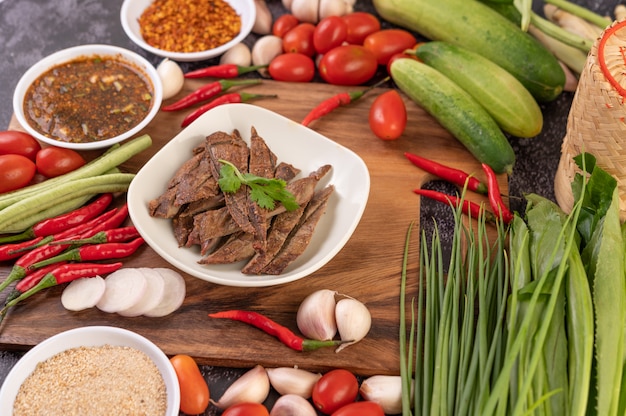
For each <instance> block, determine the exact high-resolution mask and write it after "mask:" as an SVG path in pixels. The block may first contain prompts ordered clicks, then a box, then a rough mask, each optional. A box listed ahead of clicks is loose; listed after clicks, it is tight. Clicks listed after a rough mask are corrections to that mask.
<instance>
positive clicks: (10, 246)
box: [0, 237, 43, 261]
mask: <svg viewBox="0 0 626 416" xmlns="http://www.w3.org/2000/svg"><path fill="white" fill-rule="evenodd" d="M41 240H43V237H37V238H35V239H33V240H28V241H22V242H21V243H7V244H3V245H2V246H0V261H7V260H12V259H16V258H18V257H20V256H21V255H22V249H23V248H25V247H30V246H32V245H33V244H37V243H39V242H40V241H41Z"/></svg>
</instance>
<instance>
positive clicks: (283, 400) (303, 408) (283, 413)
mask: <svg viewBox="0 0 626 416" xmlns="http://www.w3.org/2000/svg"><path fill="white" fill-rule="evenodd" d="M270 416H317V412H316V411H315V409H314V408H313V405H312V404H311V403H309V401H308V400H306V399H304V398H302V397H300V396H298V395H296V394H286V395H284V396H280V397H279V398H278V400H276V403H274V406H273V407H272V411H271V412H270Z"/></svg>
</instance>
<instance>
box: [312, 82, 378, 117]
mask: <svg viewBox="0 0 626 416" xmlns="http://www.w3.org/2000/svg"><path fill="white" fill-rule="evenodd" d="M388 80H389V77H386V78H384V79H382V80H380V81H378V82H377V83H376V84H374V85H371V86H369V87H367V88H366V89H364V90H358V91H350V92H340V93H339V94H335V95H333V96H332V97H329V98H327V99H325V100H324V101H322V102H321V103H319V104H318V105H317V106H316V107H315V108H313V109H312V110H311V111H310V112H309V114H307V115H306V117H304V119H303V120H302V123H301V124H302V125H303V126H308V125H309V124H311V122H313V121H315V120H317V119H319V118H321V117H323V116H325V115H326V114H328V113H330V112H332V111H333V110H335V109H337V108H339V107H341V106H344V105H348V104H350V103H351V102H353V101H356V100H358V99H359V98H361V97H363V95H365V93H367V92H368V91H370V90H372V89H374V88H376V87H378V86H380V85H381V84H383V83H385V82H387V81H388Z"/></svg>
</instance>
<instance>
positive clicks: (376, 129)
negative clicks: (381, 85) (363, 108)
mask: <svg viewBox="0 0 626 416" xmlns="http://www.w3.org/2000/svg"><path fill="white" fill-rule="evenodd" d="M406 120H407V115H406V106H405V105H404V101H403V100H402V97H401V96H400V94H399V93H398V91H396V90H389V91H387V92H384V93H382V94H380V95H379V96H378V97H376V99H375V100H374V102H373V103H372V106H371V107H370V112H369V124H370V129H371V130H372V132H373V133H374V134H375V135H376V137H378V138H379V139H382V140H395V139H397V138H398V137H400V136H401V135H402V133H403V132H404V129H405V127H406Z"/></svg>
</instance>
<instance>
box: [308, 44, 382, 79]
mask: <svg viewBox="0 0 626 416" xmlns="http://www.w3.org/2000/svg"><path fill="white" fill-rule="evenodd" d="M377 68H378V63H377V62H376V57H375V56H374V54H373V53H372V52H370V50H369V49H366V48H364V47H363V46H359V45H341V46H338V47H336V48H333V49H331V50H330V51H328V52H326V53H325V54H324V56H323V57H322V59H321V60H320V62H319V67H318V69H319V73H320V76H321V77H322V78H323V79H324V81H326V82H328V83H329V84H335V85H361V84H364V83H365V82H367V81H369V80H370V79H371V78H372V77H373V76H374V74H376V69H377Z"/></svg>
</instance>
